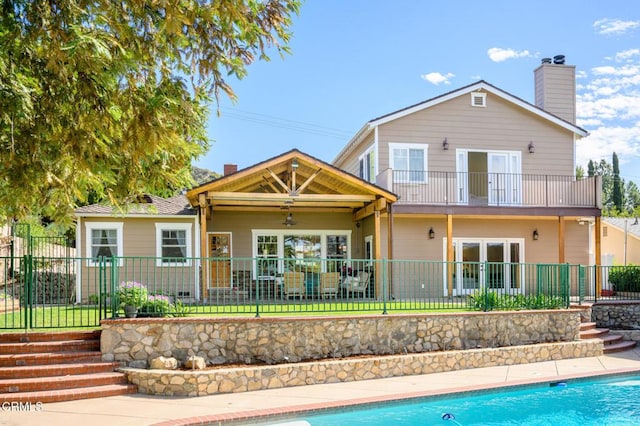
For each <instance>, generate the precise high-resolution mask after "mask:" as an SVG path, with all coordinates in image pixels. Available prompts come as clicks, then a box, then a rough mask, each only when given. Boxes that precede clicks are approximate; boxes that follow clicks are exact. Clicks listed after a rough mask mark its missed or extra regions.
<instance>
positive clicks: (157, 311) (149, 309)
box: [138, 294, 173, 317]
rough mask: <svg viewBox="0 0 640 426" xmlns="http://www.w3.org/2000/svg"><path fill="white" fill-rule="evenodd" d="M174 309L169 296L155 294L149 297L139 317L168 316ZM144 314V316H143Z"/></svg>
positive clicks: (141, 308)
mask: <svg viewBox="0 0 640 426" xmlns="http://www.w3.org/2000/svg"><path fill="white" fill-rule="evenodd" d="M172 309H173V305H172V304H171V299H170V298H169V296H164V295H162V294H155V295H152V296H149V297H148V298H147V300H146V301H145V302H144V303H143V304H142V306H141V307H140V311H139V312H138V315H139V316H142V315H144V314H147V315H150V316H162V317H163V316H166V315H168V314H169V312H171V311H172ZM141 314H142V315H141Z"/></svg>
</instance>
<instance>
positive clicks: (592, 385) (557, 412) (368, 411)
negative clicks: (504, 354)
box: [265, 375, 640, 426]
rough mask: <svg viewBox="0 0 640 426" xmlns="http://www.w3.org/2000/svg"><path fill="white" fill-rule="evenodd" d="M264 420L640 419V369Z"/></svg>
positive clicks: (335, 424)
mask: <svg viewBox="0 0 640 426" xmlns="http://www.w3.org/2000/svg"><path fill="white" fill-rule="evenodd" d="M265 424H271V425H275V424H281V425H305V424H308V425H311V426H325V425H326V426H328V425H331V426H340V425H348V426H357V425H449V426H472V425H474V426H478V425H483V426H487V425H489V426H507V425H509V426H514V425H530V426H533V425H540V426H542V425H562V426H573V425H576V426H578V425H579V426H595V425H598V426H606V425H616V426H620V425H640V375H633V376H615V377H609V378H598V379H590V380H584V379H580V380H573V381H568V382H566V383H564V382H560V383H551V384H549V383H546V384H539V385H533V386H527V387H519V388H516V389H510V390H496V391H483V392H482V393H480V392H473V393H467V394H464V395H458V396H449V397H437V398H433V397H431V398H422V399H418V400H410V401H404V402H398V403H385V404H383V405H379V406H373V407H372V406H370V405H369V406H366V407H364V408H360V409H356V408H354V409H343V410H341V411H340V412H332V411H328V412H326V413H323V414H318V415H308V416H304V417H299V418H296V419H289V420H286V421H282V422H280V423H278V422H275V421H272V422H271V423H265Z"/></svg>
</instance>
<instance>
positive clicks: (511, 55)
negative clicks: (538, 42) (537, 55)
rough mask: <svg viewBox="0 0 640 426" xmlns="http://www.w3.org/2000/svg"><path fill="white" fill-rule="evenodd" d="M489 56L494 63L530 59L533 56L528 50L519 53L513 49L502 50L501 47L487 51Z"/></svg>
mask: <svg viewBox="0 0 640 426" xmlns="http://www.w3.org/2000/svg"><path fill="white" fill-rule="evenodd" d="M487 55H489V59H491V60H492V61H493V62H502V61H506V60H507V59H515V58H530V57H532V56H533V55H532V54H531V53H530V52H529V51H528V50H521V51H517V50H513V49H502V48H500V47H492V48H491V49H489V50H487Z"/></svg>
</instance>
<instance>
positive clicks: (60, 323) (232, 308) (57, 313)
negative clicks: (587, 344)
mask: <svg viewBox="0 0 640 426" xmlns="http://www.w3.org/2000/svg"><path fill="white" fill-rule="evenodd" d="M384 308H385V305H384V304H383V303H381V302H369V301H360V302H358V301H349V302H338V301H336V302H319V303H301V304H298V303H288V304H264V305H260V307H259V315H260V316H268V317H292V316H318V315H327V316H344V315H372V314H381V313H383V312H384ZM386 311H387V313H388V314H411V313H425V312H430V313H435V312H464V311H468V309H467V308H466V306H465V305H464V304H463V303H459V304H453V305H447V306H446V307H443V306H442V305H437V306H436V305H434V306H429V305H424V306H410V307H409V309H408V308H407V306H406V304H401V303H394V302H387V303H386ZM29 312H31V318H27V316H28V315H29ZM111 316H112V315H111V312H110V311H108V313H107V318H111ZM174 316H188V317H194V316H199V317H201V316H206V317H216V316H241V317H255V316H256V306H255V305H250V304H249V305H245V304H226V305H193V306H185V307H183V308H182V312H181V313H180V314H174ZM118 317H124V313H123V312H122V311H120V312H119V313H118ZM100 320H101V317H100V311H99V310H98V307H97V306H87V305H75V306H51V307H37V308H34V309H33V310H32V311H28V310H26V309H20V310H16V311H13V312H2V313H0V329H1V330H2V331H5V332H6V331H17V332H19V331H23V330H25V329H26V324H30V325H31V327H30V328H31V329H47V330H58V329H69V328H75V329H96V328H99V327H100Z"/></svg>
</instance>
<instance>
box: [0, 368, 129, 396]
mask: <svg viewBox="0 0 640 426" xmlns="http://www.w3.org/2000/svg"><path fill="white" fill-rule="evenodd" d="M126 383H127V380H126V377H125V376H124V375H123V374H122V373H117V372H115V371H111V372H106V373H90V374H74V375H71V376H55V377H33V378H26V379H25V378H20V379H4V380H0V394H1V393H17V392H36V391H50V390H59V389H75V388H86V387H94V386H104V385H123V384H126Z"/></svg>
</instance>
